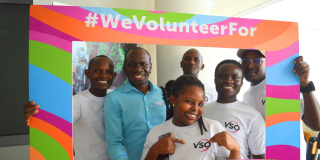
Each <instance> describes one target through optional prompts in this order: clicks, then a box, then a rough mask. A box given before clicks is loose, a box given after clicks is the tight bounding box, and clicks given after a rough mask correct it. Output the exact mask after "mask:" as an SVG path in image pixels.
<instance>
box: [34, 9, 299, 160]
mask: <svg viewBox="0 0 320 160" xmlns="http://www.w3.org/2000/svg"><path fill="white" fill-rule="evenodd" d="M111 17H112V19H113V20H111ZM29 21H30V25H29V100H33V101H36V103H37V104H41V108H40V110H39V113H38V114H36V115H35V116H34V117H32V118H31V119H30V124H31V126H30V153H31V160H34V159H37V160H41V159H59V160H64V159H73V148H72V98H71V96H72V55H71V53H72V41H94V42H117V43H141V44H162V45H182V46H200V47H222V48H243V49H247V48H251V49H265V50H266V59H267V60H266V67H267V86H266V90H267V92H266V96H267V97H266V99H267V101H268V103H267V108H266V109H267V111H266V112H267V120H266V125H267V130H266V140H267V143H266V157H267V159H292V160H295V159H300V156H299V155H300V151H299V148H300V134H299V131H300V113H299V112H300V102H299V99H300V92H299V90H300V84H299V77H298V76H294V74H293V73H292V69H293V67H294V64H293V60H294V59H295V58H296V57H298V56H299V37H298V23H296V22H283V21H270V20H258V19H244V18H233V17H219V16H206V15H195V14H183V13H172V12H159V11H146V10H132V9H116V8H96V7H76V6H37V5H31V7H30V20H29ZM168 22H169V24H168ZM235 54H236V53H235Z"/></svg>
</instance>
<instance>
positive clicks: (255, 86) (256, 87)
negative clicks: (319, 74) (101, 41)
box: [237, 49, 320, 159]
mask: <svg viewBox="0 0 320 160" xmlns="http://www.w3.org/2000/svg"><path fill="white" fill-rule="evenodd" d="M237 55H238V57H239V58H241V61H242V65H243V68H244V73H245V78H246V80H247V81H249V82H250V83H251V86H250V88H249V90H248V91H247V92H246V93H245V94H244V99H243V102H245V103H247V104H249V105H250V106H252V107H254V108H256V109H257V110H258V111H259V112H260V113H261V114H262V115H263V117H264V119H266V98H265V97H266V66H265V51H264V50H249V49H239V50H238V52H237ZM293 63H295V67H294V69H293V73H294V74H295V75H296V76H297V75H299V76H300V90H301V92H303V93H302V95H303V99H304V104H303V101H302V103H301V105H300V115H301V120H302V121H303V122H304V123H305V124H306V125H307V126H308V127H310V128H311V129H312V130H315V131H320V107H319V103H318V102H317V99H316V98H315V96H314V95H313V93H312V91H314V86H313V83H312V82H311V81H309V79H308V78H309V74H310V67H309V65H308V64H307V63H306V62H304V61H303V57H302V56H300V57H298V58H296V59H295V60H294V62H293ZM302 131H303V130H302V125H301V123H300V151H301V152H300V159H306V143H305V141H304V139H303V137H304V136H303V133H302Z"/></svg>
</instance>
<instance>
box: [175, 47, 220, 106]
mask: <svg viewBox="0 0 320 160" xmlns="http://www.w3.org/2000/svg"><path fill="white" fill-rule="evenodd" d="M180 66H181V68H182V71H183V75H191V76H194V77H197V78H198V75H199V72H200V71H201V70H203V69H204V64H203V58H202V55H201V53H200V52H199V51H198V50H196V49H194V48H192V49H189V50H187V51H186V52H185V53H184V54H183V57H182V61H181V62H180ZM202 83H203V85H204V88H205V103H209V102H212V101H215V100H217V92H216V89H215V88H214V86H212V85H209V84H208V83H205V82H203V81H202Z"/></svg>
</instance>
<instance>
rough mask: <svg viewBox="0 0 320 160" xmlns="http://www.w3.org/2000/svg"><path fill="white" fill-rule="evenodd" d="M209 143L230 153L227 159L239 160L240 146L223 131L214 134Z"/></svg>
mask: <svg viewBox="0 0 320 160" xmlns="http://www.w3.org/2000/svg"><path fill="white" fill-rule="evenodd" d="M209 142H212V143H217V144H218V146H219V147H221V146H223V147H225V148H226V149H227V150H229V151H230V155H229V158H228V159H241V152H240V146H239V143H238V141H237V140H236V139H234V138H233V137H232V136H231V135H230V134H229V133H228V132H226V131H223V132H220V133H217V134H215V135H214V136H213V137H212V138H211V139H210V140H209Z"/></svg>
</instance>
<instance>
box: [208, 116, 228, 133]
mask: <svg viewBox="0 0 320 160" xmlns="http://www.w3.org/2000/svg"><path fill="white" fill-rule="evenodd" d="M202 118H203V122H204V123H205V124H206V126H208V129H209V130H211V131H215V132H222V131H225V129H224V127H223V126H222V124H221V123H220V122H219V121H216V120H213V119H208V118H205V117H202Z"/></svg>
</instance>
